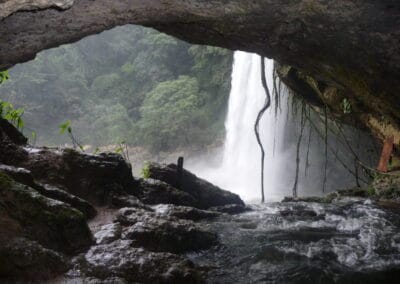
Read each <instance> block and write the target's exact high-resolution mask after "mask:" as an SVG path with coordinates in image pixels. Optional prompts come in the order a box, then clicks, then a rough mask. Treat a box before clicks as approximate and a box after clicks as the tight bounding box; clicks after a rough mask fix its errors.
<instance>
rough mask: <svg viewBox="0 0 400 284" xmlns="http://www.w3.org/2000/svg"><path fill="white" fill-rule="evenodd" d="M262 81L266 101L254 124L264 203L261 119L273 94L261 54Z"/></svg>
mask: <svg viewBox="0 0 400 284" xmlns="http://www.w3.org/2000/svg"><path fill="white" fill-rule="evenodd" d="M261 83H262V86H263V88H264V90H265V95H266V98H265V102H264V106H263V107H262V108H261V110H260V111H259V112H258V115H257V119H256V123H255V124H254V132H255V134H256V138H257V143H258V145H259V146H260V149H261V202H262V203H264V201H265V196H264V160H265V151H264V146H263V145H262V142H261V138H260V130H259V126H260V120H261V118H262V116H263V114H264V112H265V111H266V110H267V109H268V108H269V107H270V105H271V94H270V92H269V89H268V85H267V79H266V75H265V58H264V57H262V56H261Z"/></svg>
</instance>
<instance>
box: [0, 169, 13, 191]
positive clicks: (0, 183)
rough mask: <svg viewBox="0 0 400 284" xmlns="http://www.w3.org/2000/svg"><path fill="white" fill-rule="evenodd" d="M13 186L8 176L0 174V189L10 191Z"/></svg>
mask: <svg viewBox="0 0 400 284" xmlns="http://www.w3.org/2000/svg"><path fill="white" fill-rule="evenodd" d="M11 186H12V179H11V178H10V177H9V176H8V175H6V174H4V173H2V172H0V189H8V188H10V187H11Z"/></svg>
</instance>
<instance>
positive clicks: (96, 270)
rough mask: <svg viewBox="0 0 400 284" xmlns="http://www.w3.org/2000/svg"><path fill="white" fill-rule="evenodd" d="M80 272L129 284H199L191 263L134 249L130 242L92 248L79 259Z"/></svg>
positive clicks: (166, 255) (199, 281) (121, 241)
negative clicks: (112, 278) (121, 279)
mask: <svg viewBox="0 0 400 284" xmlns="http://www.w3.org/2000/svg"><path fill="white" fill-rule="evenodd" d="M81 270H82V271H83V272H84V274H86V275H87V276H93V277H96V278H99V279H107V278H109V277H120V278H123V279H125V280H126V281H127V282H129V283H132V282H138V283H202V280H201V277H200V275H199V273H198V272H197V271H196V269H195V268H194V265H193V263H192V262H190V261H188V260H185V259H184V258H182V257H180V256H177V255H173V254H170V253H154V252H148V251H146V250H144V249H143V248H136V247H134V245H133V241H131V240H117V241H115V242H112V243H109V244H102V245H96V246H93V247H92V248H91V249H90V250H89V251H88V252H87V253H86V255H85V256H84V258H83V259H82V260H81Z"/></svg>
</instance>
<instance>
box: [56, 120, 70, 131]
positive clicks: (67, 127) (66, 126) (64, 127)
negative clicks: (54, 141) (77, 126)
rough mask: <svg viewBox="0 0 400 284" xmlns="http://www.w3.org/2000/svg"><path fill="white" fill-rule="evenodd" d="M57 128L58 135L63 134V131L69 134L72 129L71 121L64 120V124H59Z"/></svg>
mask: <svg viewBox="0 0 400 284" xmlns="http://www.w3.org/2000/svg"><path fill="white" fill-rule="evenodd" d="M58 128H59V129H60V134H64V133H65V131H68V132H69V133H71V131H72V129H71V121H70V120H69V119H68V120H66V121H65V122H64V123H61V124H60V125H59V126H58Z"/></svg>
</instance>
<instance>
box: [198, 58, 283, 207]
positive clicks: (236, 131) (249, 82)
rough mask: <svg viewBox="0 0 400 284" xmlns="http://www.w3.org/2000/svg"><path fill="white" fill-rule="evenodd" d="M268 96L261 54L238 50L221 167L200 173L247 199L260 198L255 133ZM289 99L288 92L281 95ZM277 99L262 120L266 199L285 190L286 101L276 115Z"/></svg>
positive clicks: (270, 65)
mask: <svg viewBox="0 0 400 284" xmlns="http://www.w3.org/2000/svg"><path fill="white" fill-rule="evenodd" d="M266 77H267V83H268V86H269V89H270V90H272V84H273V61H272V60H266ZM265 98H266V95H265V91H264V89H263V87H262V84H261V58H260V56H259V55H256V54H250V53H245V52H241V51H237V52H235V55H234V65H233V71H232V84H231V93H230V97H229V107H228V115H227V118H226V121H225V127H226V139H225V145H224V153H223V161H222V164H221V166H220V167H218V168H216V169H212V170H207V171H205V172H204V171H202V172H200V173H199V174H200V175H201V176H203V177H204V178H206V179H208V180H210V181H211V182H213V183H215V184H217V185H218V186H220V187H222V188H224V189H227V190H229V191H232V192H235V193H237V194H239V195H240V196H241V197H242V198H244V199H246V200H252V199H256V198H257V199H259V198H260V195H261V193H260V192H261V183H260V171H261V168H260V165H261V154H260V148H259V146H258V144H257V140H256V137H255V134H254V124H255V121H256V117H257V114H258V111H259V110H260V108H261V107H262V105H263V103H264V100H265ZM281 99H282V100H286V99H287V96H284V97H282V98H281ZM274 104H275V102H274V101H272V105H271V107H270V108H269V109H268V110H267V111H266V112H265V114H264V116H263V118H262V120H261V121H260V136H261V140H262V142H263V145H264V148H265V150H266V157H265V194H266V198H267V200H271V199H272V200H276V199H280V198H282V196H283V193H284V192H287V187H286V186H285V189H286V190H282V186H281V185H280V182H279V181H281V180H284V177H283V176H282V167H283V166H284V163H283V160H284V156H285V154H284V152H283V151H282V149H281V148H280V147H279V145H282V143H281V140H282V138H283V132H284V123H285V119H286V112H287V104H286V102H285V101H282V102H281V109H280V111H279V115H277V116H276V115H275V110H274V109H275V106H274Z"/></svg>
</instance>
